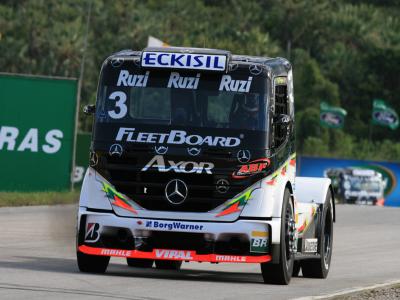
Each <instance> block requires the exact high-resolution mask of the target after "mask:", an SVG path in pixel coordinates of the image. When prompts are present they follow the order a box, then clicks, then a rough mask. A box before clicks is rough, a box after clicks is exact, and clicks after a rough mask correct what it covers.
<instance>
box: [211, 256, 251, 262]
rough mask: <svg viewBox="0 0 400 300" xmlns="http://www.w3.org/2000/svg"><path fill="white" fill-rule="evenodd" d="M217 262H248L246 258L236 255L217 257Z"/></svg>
mask: <svg viewBox="0 0 400 300" xmlns="http://www.w3.org/2000/svg"><path fill="white" fill-rule="evenodd" d="M215 258H216V260H217V261H220V262H246V258H247V257H246V256H235V255H216V257H215Z"/></svg>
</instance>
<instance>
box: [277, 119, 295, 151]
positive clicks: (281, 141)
mask: <svg viewBox="0 0 400 300" xmlns="http://www.w3.org/2000/svg"><path fill="white" fill-rule="evenodd" d="M272 122H273V124H274V141H273V145H274V146H273V147H274V148H275V149H276V151H280V149H282V147H284V145H285V144H286V142H287V141H288V139H289V130H290V124H291V122H292V119H291V118H290V116H289V115H286V114H279V115H275V116H274V117H273V119H272Z"/></svg>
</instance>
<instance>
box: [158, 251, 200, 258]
mask: <svg viewBox="0 0 400 300" xmlns="http://www.w3.org/2000/svg"><path fill="white" fill-rule="evenodd" d="M154 250H155V252H156V257H157V258H164V259H182V260H192V259H193V256H194V255H195V252H194V251H185V250H167V249H154Z"/></svg>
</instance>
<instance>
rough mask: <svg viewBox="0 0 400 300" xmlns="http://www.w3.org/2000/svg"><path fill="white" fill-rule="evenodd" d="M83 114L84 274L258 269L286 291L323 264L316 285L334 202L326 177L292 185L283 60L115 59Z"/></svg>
mask: <svg viewBox="0 0 400 300" xmlns="http://www.w3.org/2000/svg"><path fill="white" fill-rule="evenodd" d="M85 110H86V112H87V113H88V114H93V115H94V123H93V135H92V144H91V149H90V162H89V165H90V167H89V168H88V171H87V173H86V175H85V179H84V182H83V186H82V192H81V197H80V204H79V212H78V231H77V257H78V265H79V268H80V269H81V271H88V272H92V271H95V272H96V271H98V272H104V271H105V270H106V268H107V265H108V261H109V258H110V257H111V256H117V257H124V258H126V259H127V262H128V265H130V266H133V267H152V266H153V264H154V263H155V266H156V267H157V268H169V269H179V268H180V266H181V264H182V261H199V262H203V261H204V262H212V263H222V262H234V263H260V264H261V270H262V274H263V278H264V281H265V282H271V283H283V284H287V283H288V282H289V281H290V278H291V276H292V275H293V274H294V275H296V273H297V274H298V272H299V270H300V268H302V269H303V275H304V273H306V274H309V275H310V276H311V275H314V276H316V274H317V273H318V272H317V273H315V270H314V269H316V268H317V269H318V261H319V264H320V265H321V266H320V269H319V270H318V271H319V273H318V274H319V275H320V277H321V276H322V277H326V275H327V272H328V270H329V264H330V257H331V254H332V252H331V245H332V233H333V231H332V230H333V225H332V223H333V220H334V201H333V193H332V189H331V187H330V180H329V179H311V178H296V176H295V174H296V153H295V138H294V127H295V123H294V96H293V76H292V67H291V64H290V63H289V62H288V61H287V60H286V59H284V58H267V57H253V56H242V55H232V54H231V53H230V52H229V51H226V50H215V49H200V48H179V47H170V48H146V49H144V50H143V51H131V50H125V51H121V52H117V53H115V54H113V55H111V56H110V57H108V58H107V59H106V60H105V61H104V63H103V65H102V67H101V72H100V80H99V85H98V93H97V100H96V104H95V106H94V105H92V106H88V107H86V108H85ZM295 187H296V189H295ZM327 223H329V224H328V225H325V224H327ZM325 227H327V228H325ZM327 244H329V245H327ZM307 259H308V260H307ZM306 261H308V262H310V261H312V262H314V265H312V264H311V263H308V264H307V263H306ZM310 265H312V266H310ZM304 270H305V271H304ZM307 272H308V273H307ZM318 274H317V275H318ZM311 277H312V276H311Z"/></svg>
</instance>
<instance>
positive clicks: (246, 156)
mask: <svg viewBox="0 0 400 300" xmlns="http://www.w3.org/2000/svg"><path fill="white" fill-rule="evenodd" d="M250 158H251V155H250V151H249V150H240V151H239V152H238V153H237V159H238V161H239V162H240V163H242V164H245V163H247V162H248V161H249V160H250Z"/></svg>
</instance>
